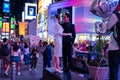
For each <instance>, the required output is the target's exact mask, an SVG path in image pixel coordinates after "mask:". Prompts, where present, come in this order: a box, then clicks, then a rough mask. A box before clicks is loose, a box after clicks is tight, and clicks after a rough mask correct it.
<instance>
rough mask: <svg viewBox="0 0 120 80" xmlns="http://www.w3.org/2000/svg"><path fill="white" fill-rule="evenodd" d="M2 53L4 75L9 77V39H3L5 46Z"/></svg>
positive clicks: (2, 47) (3, 45)
mask: <svg viewBox="0 0 120 80" xmlns="http://www.w3.org/2000/svg"><path fill="white" fill-rule="evenodd" d="M1 52H2V59H3V67H4V71H5V72H4V74H5V75H6V76H8V70H9V67H10V46H9V45H8V40H7V38H4V39H3V44H2V46H1Z"/></svg>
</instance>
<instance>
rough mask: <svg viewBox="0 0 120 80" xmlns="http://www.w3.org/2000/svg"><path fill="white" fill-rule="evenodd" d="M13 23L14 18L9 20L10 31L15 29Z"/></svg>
mask: <svg viewBox="0 0 120 80" xmlns="http://www.w3.org/2000/svg"><path fill="white" fill-rule="evenodd" d="M14 22H15V18H11V20H10V24H11V25H10V28H11V29H15V23H14Z"/></svg>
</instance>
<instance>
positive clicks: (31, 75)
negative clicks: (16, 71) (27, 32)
mask: <svg viewBox="0 0 120 80" xmlns="http://www.w3.org/2000/svg"><path fill="white" fill-rule="evenodd" d="M42 64H43V60H42V55H40V57H39V59H38V64H37V68H36V70H31V71H29V68H25V67H24V65H22V66H21V75H17V78H16V80H39V79H40V78H41V77H42V68H43V67H42ZM0 80H12V79H11V67H10V69H9V76H8V77H5V76H4V73H2V74H1V61H0Z"/></svg>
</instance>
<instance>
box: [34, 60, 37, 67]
mask: <svg viewBox="0 0 120 80" xmlns="http://www.w3.org/2000/svg"><path fill="white" fill-rule="evenodd" d="M36 66H37V59H35V61H34V69H36Z"/></svg>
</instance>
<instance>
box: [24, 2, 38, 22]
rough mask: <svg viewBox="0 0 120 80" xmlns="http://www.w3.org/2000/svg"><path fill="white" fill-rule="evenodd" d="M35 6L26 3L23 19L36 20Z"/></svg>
mask: <svg viewBox="0 0 120 80" xmlns="http://www.w3.org/2000/svg"><path fill="white" fill-rule="evenodd" d="M36 14H37V4H33V3H26V4H25V19H28V20H31V19H33V18H36Z"/></svg>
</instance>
